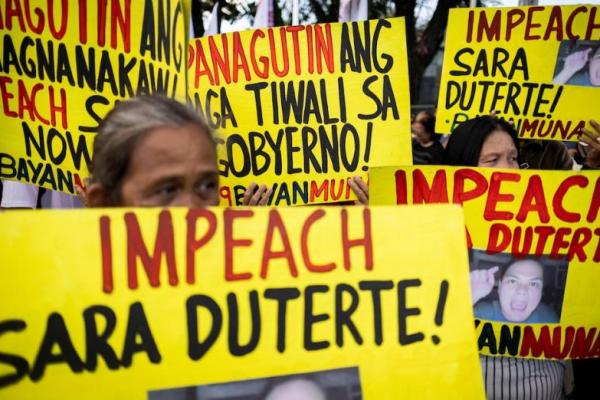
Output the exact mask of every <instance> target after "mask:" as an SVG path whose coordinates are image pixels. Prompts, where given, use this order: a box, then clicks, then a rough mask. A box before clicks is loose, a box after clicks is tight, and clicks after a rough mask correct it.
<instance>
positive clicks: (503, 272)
mask: <svg viewBox="0 0 600 400" xmlns="http://www.w3.org/2000/svg"><path fill="white" fill-rule="evenodd" d="M523 261H530V262H533V263H536V264H538V265H539V266H540V267H541V269H542V280H543V281H544V286H545V285H546V282H545V276H546V274H545V271H544V264H543V263H542V262H541V261H540V259H539V258H536V257H522V258H517V257H513V258H511V259H510V261H509V262H508V263H506V264H504V265H502V266H500V274H499V277H500V279H499V280H500V281H501V280H502V279H504V275H506V272H507V271H508V269H509V268H510V267H512V266H513V265H514V264H516V263H519V262H523Z"/></svg>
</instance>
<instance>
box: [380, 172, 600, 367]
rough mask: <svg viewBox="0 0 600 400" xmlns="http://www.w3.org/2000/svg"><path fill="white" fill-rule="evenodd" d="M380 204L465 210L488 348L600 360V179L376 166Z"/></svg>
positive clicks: (482, 342)
mask: <svg viewBox="0 0 600 400" xmlns="http://www.w3.org/2000/svg"><path fill="white" fill-rule="evenodd" d="M370 178H371V181H370V182H371V188H372V189H371V201H372V203H373V204H377V205H381V204H422V203H449V202H452V203H459V204H462V205H463V207H464V210H465V221H466V227H467V237H468V243H469V248H470V249H471V252H470V256H471V285H472V287H471V289H472V296H473V297H472V302H473V303H474V304H473V305H474V314H475V318H477V320H476V325H477V333H478V335H479V341H478V343H479V349H480V351H481V352H482V353H483V354H487V355H503V356H514V357H527V358H547V359H566V358H591V357H600V314H599V313H598V312H597V310H598V307H600V294H599V292H598V288H597V286H598V285H597V282H598V279H600V269H599V268H598V265H599V263H600V228H599V226H600V223H599V221H600V219H599V218H598V212H599V211H600V172H588V171H585V172H574V171H536V170H495V169H486V168H466V167H465V168H457V167H434V166H427V167H394V168H376V169H374V170H372V171H371V172H370Z"/></svg>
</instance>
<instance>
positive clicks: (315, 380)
mask: <svg viewBox="0 0 600 400" xmlns="http://www.w3.org/2000/svg"><path fill="white" fill-rule="evenodd" d="M362 398H363V396H362V390H361V384H360V377H359V374H358V368H357V367H353V368H339V369H333V370H326V371H318V372H310V373H304V374H293V375H283V376H274V377H267V378H260V379H250V380H244V381H237V382H225V383H217V384H211V385H200V386H192V387H185V388H176V389H165V390H157V391H151V392H150V393H149V395H148V399H149V400H167V399H168V400H217V399H218V400H304V399H312V400H361V399H362Z"/></svg>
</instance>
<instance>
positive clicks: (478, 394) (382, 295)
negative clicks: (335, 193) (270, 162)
mask: <svg viewBox="0 0 600 400" xmlns="http://www.w3.org/2000/svg"><path fill="white" fill-rule="evenodd" d="M399 226H402V227H403V229H401V230H398V227H399ZM440 228H441V229H440ZM463 232H464V219H463V216H462V210H461V209H460V208H459V207H456V206H448V205H445V206H432V207H428V208H424V207H404V208H396V207H394V208H388V207H380V208H372V209H368V208H362V207H352V208H349V209H344V208H336V207H326V208H297V209H270V210H268V209H265V208H260V209H225V210H223V209H216V208H214V209H198V210H185V209H172V210H162V211H161V210H158V209H146V210H141V209H138V210H86V211H82V212H51V211H42V212H35V213H34V212H19V213H16V212H14V213H3V214H0V235H1V237H2V240H1V241H0V253H1V254H2V262H1V263H0V272H1V273H2V279H1V280H0V302H1V304H2V307H1V308H0V397H2V398H3V399H23V398H44V399H69V398H73V399H76V398H81V396H82V395H83V394H84V395H85V397H86V398H89V399H96V398H97V399H107V398H128V399H132V400H137V399H140V400H141V399H147V398H151V399H160V398H165V396H166V397H168V398H170V399H174V398H185V397H180V396H183V395H182V394H181V393H182V392H183V393H185V392H186V391H187V392H188V393H189V392H194V393H198V394H202V393H206V391H209V392H211V393H214V392H215V391H217V392H219V390H221V391H222V390H224V389H222V388H223V385H234V386H235V388H237V389H236V390H240V392H239V393H245V394H246V395H247V396H250V394H251V393H258V392H262V391H263V389H265V388H266V387H267V386H269V385H268V383H269V382H272V381H273V380H277V381H281V380H282V379H284V377H290V376H292V377H298V376H306V374H309V375H310V376H312V377H314V378H315V379H311V381H317V380H318V381H319V382H320V383H321V384H323V385H325V386H327V385H328V384H329V383H331V382H329V383H328V381H331V379H330V378H331V377H332V376H337V377H340V376H343V377H344V380H346V381H347V382H348V385H349V386H351V388H352V391H353V392H356V391H360V393H361V397H362V398H364V399H398V398H401V397H408V398H440V397H450V398H452V397H454V398H457V399H458V398H461V399H463V398H482V397H483V385H482V379H481V373H480V370H479V362H478V357H477V350H476V348H475V346H473V343H474V340H475V330H474V328H473V322H472V321H473V315H472V313H471V307H470V302H469V298H468V285H469V282H468V275H467V253H466V250H465V248H466V242H465V238H464V235H462V233H463ZM59 240H60V243H61V248H60V251H57V247H56V244H57V243H58V241H59ZM432 243H436V249H435V250H436V251H431V244H432ZM433 365H435V368H433V367H432V366H433ZM299 374H301V375H299ZM274 376H277V378H272V377H274ZM338 380H339V379H335V381H338ZM240 388H243V390H242V389H240ZM230 389H231V390H228V391H227V393H233V392H232V390H233V388H230ZM281 390H283V389H281ZM312 390H317V389H316V388H314V387H313V388H312ZM222 393H223V392H221V394H222ZM161 395H164V396H163V397H161ZM220 398H222V396H220ZM249 398H250V397H249ZM252 398H255V397H252ZM261 398H262V397H261ZM315 398H316V397H315Z"/></svg>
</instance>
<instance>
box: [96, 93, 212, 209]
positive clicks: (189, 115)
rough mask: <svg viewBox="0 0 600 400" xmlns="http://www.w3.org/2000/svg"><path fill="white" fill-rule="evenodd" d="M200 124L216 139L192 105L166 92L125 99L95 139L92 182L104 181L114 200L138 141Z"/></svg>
mask: <svg viewBox="0 0 600 400" xmlns="http://www.w3.org/2000/svg"><path fill="white" fill-rule="evenodd" d="M190 124H192V125H196V126H198V127H199V128H200V131H202V133H201V134H203V135H208V136H210V137H211V140H212V130H211V129H210V127H209V126H208V124H207V123H206V121H205V120H204V119H203V118H202V117H201V116H200V114H198V113H197V112H195V111H194V110H192V109H191V108H189V107H187V106H185V105H183V104H181V103H179V102H177V101H175V100H173V99H170V98H168V97H166V96H164V95H151V96H140V97H135V98H132V99H129V100H125V101H121V102H119V103H117V104H116V105H115V108H113V109H112V110H111V111H110V112H109V113H108V114H107V115H106V117H105V118H104V120H103V121H102V123H101V124H100V127H99V129H98V134H97V135H96V138H95V139H94V155H93V158H92V163H91V166H90V174H91V176H90V182H98V183H100V184H101V185H102V186H103V188H104V190H105V191H106V192H107V193H108V194H109V195H110V197H111V198H112V200H113V201H117V202H118V200H119V197H120V193H119V191H120V187H121V183H122V180H123V178H124V177H125V175H126V174H127V169H128V167H129V161H130V159H131V155H132V154H133V152H134V150H135V148H136V146H137V143H138V142H139V141H140V140H141V139H142V138H144V137H145V136H146V135H147V134H148V133H150V132H152V131H154V130H155V129H159V128H166V127H181V126H185V125H190Z"/></svg>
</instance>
